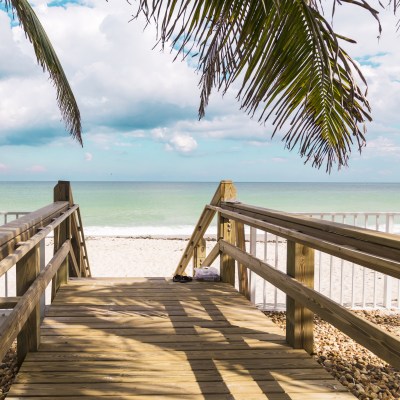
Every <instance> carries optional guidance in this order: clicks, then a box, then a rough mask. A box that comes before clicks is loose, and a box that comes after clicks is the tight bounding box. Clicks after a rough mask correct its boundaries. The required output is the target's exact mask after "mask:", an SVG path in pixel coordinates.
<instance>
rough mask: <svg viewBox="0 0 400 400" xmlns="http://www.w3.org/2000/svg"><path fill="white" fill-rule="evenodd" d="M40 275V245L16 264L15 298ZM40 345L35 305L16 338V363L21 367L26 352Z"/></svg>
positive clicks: (38, 310)
mask: <svg viewBox="0 0 400 400" xmlns="http://www.w3.org/2000/svg"><path fill="white" fill-rule="evenodd" d="M39 273H40V245H39V244H38V245H36V246H35V247H34V248H33V249H32V250H30V251H29V252H28V253H27V254H26V255H25V257H23V258H22V259H21V260H20V261H18V262H17V264H16V285H17V288H16V289H17V290H16V292H17V296H23V295H24V294H25V292H26V291H27V290H28V289H29V287H30V286H31V284H32V283H33V282H34V281H35V279H36V278H37V276H38V275H39ZM39 343H40V305H39V304H38V305H36V307H35V308H34V309H33V311H32V313H31V314H30V316H29V317H28V319H27V321H26V322H25V324H24V326H23V328H22V329H21V331H20V333H19V334H18V337H17V361H18V365H21V364H22V362H23V361H24V359H25V357H26V354H27V353H28V351H37V349H38V348H39Z"/></svg>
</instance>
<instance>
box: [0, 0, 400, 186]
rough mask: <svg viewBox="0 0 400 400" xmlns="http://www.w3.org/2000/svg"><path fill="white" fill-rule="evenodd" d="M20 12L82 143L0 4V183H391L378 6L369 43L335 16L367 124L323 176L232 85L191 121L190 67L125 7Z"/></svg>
mask: <svg viewBox="0 0 400 400" xmlns="http://www.w3.org/2000/svg"><path fill="white" fill-rule="evenodd" d="M31 4H32V6H33V8H34V10H35V12H36V13H37V15H38V17H39V19H40V20H41V22H42V24H43V25H44V27H45V29H46V31H47V34H48V36H49V37H50V39H51V41H52V43H53V46H54V48H55V49H56V52H57V54H58V56H59V58H60V61H61V63H62V65H63V67H64V70H65V72H66V75H67V77H68V79H69V82H70V85H71V87H72V89H73V91H74V94H75V97H76V99H77V102H78V105H79V107H80V111H81V116H82V123H83V141H84V146H83V148H82V147H81V146H80V145H79V144H78V143H77V142H76V141H74V140H72V139H71V138H70V137H69V135H68V133H67V132H66V130H65V127H64V124H63V122H62V120H61V115H60V112H59V109H58V107H57V104H56V93H55V89H54V87H53V85H52V83H51V81H50V80H49V78H48V75H47V73H43V71H42V69H41V67H40V66H39V65H38V64H37V62H36V59H35V57H34V54H33V50H32V46H31V44H30V43H29V41H28V40H27V39H26V38H25V35H24V33H23V31H22V30H21V28H20V27H19V26H18V23H17V22H16V21H12V20H11V19H10V16H9V15H8V14H7V13H6V12H5V11H4V8H3V9H1V8H0V38H1V39H0V54H1V60H0V180H25V181H30V180H58V179H64V180H72V181H74V180H75V181H76V180H132V181H219V180H221V179H232V180H234V181H267V182H279V181H286V182H294V181H300V182H301V181H309V182H313V181H317V182H318V181H324V182H399V181H400V90H399V89H400V50H399V49H400V46H399V45H400V37H399V35H400V34H399V32H396V28H395V27H396V21H397V19H396V18H395V17H394V16H393V15H392V13H391V12H390V11H387V10H384V9H382V8H380V10H381V12H380V14H381V20H382V25H383V33H382V35H381V37H380V39H379V40H378V38H377V36H378V26H377V24H376V22H375V20H374V19H373V18H372V17H371V16H370V15H369V14H368V13H367V12H364V11H360V10H359V9H358V8H356V7H354V6H349V5H347V6H342V7H338V8H339V9H338V10H337V12H336V15H335V18H334V28H335V31H337V32H339V33H341V34H343V35H345V36H350V37H352V38H354V39H356V40H357V44H356V45H345V48H346V49H347V50H348V52H349V53H350V55H351V56H352V57H354V58H355V59H356V60H357V62H358V63H359V64H360V68H361V69H362V71H363V73H364V75H365V76H366V78H367V80H368V85H369V88H368V93H369V95H368V98H369V101H370V103H371V106H372V116H373V120H374V121H373V122H372V123H369V124H368V125H367V136H366V137H367V147H366V148H364V150H363V152H362V154H361V155H360V154H359V153H358V151H357V149H356V148H355V147H354V149H353V151H352V154H351V157H350V161H349V167H348V168H342V169H341V170H340V171H337V170H334V171H332V173H331V174H330V175H329V174H327V173H326V172H325V169H324V168H321V169H320V170H317V169H315V168H312V166H311V164H310V163H308V164H306V165H304V159H302V158H300V156H299V154H298V153H297V151H296V150H293V151H292V152H289V151H288V150H286V149H285V148H284V144H283V142H282V141H281V139H280V134H278V135H276V136H275V137H274V138H271V133H272V131H273V129H272V127H271V126H270V125H265V126H264V125H260V124H259V123H258V122H257V119H251V118H250V117H249V116H248V115H246V114H245V113H244V112H242V111H240V109H239V104H238V102H237V100H236V99H235V96H236V89H237V88H235V87H232V88H231V89H232V90H229V91H228V93H226V94H225V96H224V97H223V96H222V95H221V94H220V93H218V92H214V93H213V95H212V97H211V99H210V104H209V107H208V109H207V111H206V117H205V118H204V119H202V120H201V121H199V120H198V117H197V109H198V104H199V88H198V81H199V79H200V76H199V75H198V74H197V73H196V72H195V66H194V65H193V61H190V60H189V61H183V62H182V61H180V60H177V61H175V62H173V59H174V57H175V54H174V53H173V52H172V53H171V52H170V51H169V49H166V50H165V51H164V52H162V51H161V50H160V48H159V47H156V48H155V49H154V45H155V43H156V32H155V29H154V27H152V26H150V27H147V28H146V29H144V23H143V21H141V20H139V21H137V20H136V21H132V22H129V21H130V20H131V15H132V14H133V13H134V10H135V8H134V6H132V5H130V4H129V3H128V2H127V1H125V0H109V1H106V0H96V1H94V0H93V1H92V0H82V1H81V0H78V1H73V2H65V1H62V2H57V1H52V2H51V3H47V2H46V1H43V0H34V1H31ZM377 7H380V6H377ZM399 17H400V15H399ZM329 18H330V17H329Z"/></svg>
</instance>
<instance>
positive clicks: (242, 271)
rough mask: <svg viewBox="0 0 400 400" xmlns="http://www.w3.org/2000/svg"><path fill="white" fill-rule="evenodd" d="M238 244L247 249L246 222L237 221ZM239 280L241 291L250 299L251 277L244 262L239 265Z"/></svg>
mask: <svg viewBox="0 0 400 400" xmlns="http://www.w3.org/2000/svg"><path fill="white" fill-rule="evenodd" d="M235 232H236V246H237V247H238V248H239V249H241V250H244V251H245V250H246V242H245V234H244V224H243V223H242V222H236V229H235ZM238 280H239V292H240V293H241V294H242V295H243V296H244V297H246V299H249V300H250V289H249V277H248V273H247V268H246V266H244V265H243V264H240V263H239V265H238Z"/></svg>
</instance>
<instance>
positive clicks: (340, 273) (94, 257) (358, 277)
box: [0, 236, 399, 310]
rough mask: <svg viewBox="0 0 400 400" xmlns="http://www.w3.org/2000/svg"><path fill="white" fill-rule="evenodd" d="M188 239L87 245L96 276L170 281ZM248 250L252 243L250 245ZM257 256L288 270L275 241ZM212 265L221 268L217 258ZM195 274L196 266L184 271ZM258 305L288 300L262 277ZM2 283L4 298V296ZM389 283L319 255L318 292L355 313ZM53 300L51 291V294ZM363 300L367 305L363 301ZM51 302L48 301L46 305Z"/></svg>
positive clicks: (11, 281)
mask: <svg viewBox="0 0 400 400" xmlns="http://www.w3.org/2000/svg"><path fill="white" fill-rule="evenodd" d="M188 240H189V239H188V238H187V237H175V238H171V237H156V238H154V237H111V236H107V237H104V236H88V237H87V238H86V246H87V251H88V255H89V262H90V267H91V272H92V276H93V277H107V276H109V277H143V276H144V277H172V276H173V275H174V271H175V269H176V267H177V265H178V263H179V261H180V258H181V257H182V254H183V252H184V250H185V248H186V246H187V243H188ZM215 244H216V241H215V238H212V237H210V238H208V240H207V253H209V252H210V251H211V249H212V248H213V247H214V246H215ZM246 246H247V251H249V247H250V246H249V242H246ZM256 254H257V257H259V258H260V259H262V260H265V259H266V261H267V263H269V264H270V265H271V266H273V267H278V269H279V270H281V271H283V272H284V271H285V269H286V242H285V241H279V242H278V245H276V243H275V240H274V237H271V240H270V239H268V245H267V254H266V256H265V245H264V242H262V241H257V252H256ZM52 256H53V239H52V238H48V239H47V240H46V256H45V261H46V264H47V263H48V262H49V261H50V259H51V258H52ZM213 266H215V267H217V268H219V261H218V259H217V260H216V261H215V262H214V264H213ZM186 273H187V274H188V275H190V276H192V275H193V266H192V262H190V263H189V266H188V268H187V270H186ZM7 279H8V287H9V292H8V295H10V296H13V295H15V293H14V292H15V268H13V269H12V270H10V271H9V273H8V278H7ZM253 280H254V281H255V287H256V297H255V302H256V304H257V305H258V306H260V307H261V308H264V309H278V310H284V309H285V300H286V295H285V294H284V293H283V292H281V291H279V290H277V289H276V288H275V287H273V286H272V285H271V284H269V283H268V282H265V281H264V280H263V279H261V278H259V277H255V278H253ZM4 283H5V281H4V278H2V279H1V280H0V293H4ZM387 284H388V283H387V282H385V278H384V276H383V275H382V274H380V273H375V272H373V271H371V270H368V269H365V272H364V269H363V268H361V267H359V266H353V265H352V264H351V263H349V262H343V261H341V260H339V259H335V258H334V257H331V256H329V255H327V254H323V255H322V257H321V256H320V253H318V252H317V253H316V256H315V282H314V287H315V289H316V290H318V291H320V292H321V293H323V294H324V295H326V296H328V297H330V298H332V299H333V300H335V301H337V302H339V303H342V304H344V305H345V306H350V307H351V306H353V308H379V307H382V306H384V303H385V301H384V300H385V298H384V293H385V285H387ZM389 284H390V287H389V288H388V290H390V292H391V299H392V303H391V307H388V308H395V309H396V308H397V309H398V308H399V301H398V298H399V281H398V280H396V279H393V278H390V282H389ZM47 298H48V300H49V299H50V291H49V290H48V291H47ZM363 299H364V300H363ZM47 302H48V301H47Z"/></svg>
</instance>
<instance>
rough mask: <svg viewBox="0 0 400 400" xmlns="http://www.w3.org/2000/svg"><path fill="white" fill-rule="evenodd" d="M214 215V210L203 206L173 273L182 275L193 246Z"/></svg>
mask: <svg viewBox="0 0 400 400" xmlns="http://www.w3.org/2000/svg"><path fill="white" fill-rule="evenodd" d="M214 215H215V211H212V210H209V209H207V207H205V208H204V210H203V212H202V213H201V216H200V219H199V221H198V222H197V224H196V227H195V229H194V231H193V233H192V236H191V237H190V239H189V243H188V244H187V246H186V249H185V251H184V253H183V255H182V258H181V259H180V261H179V264H178V267H177V268H176V270H175V272H174V274H175V275H176V274H179V275H182V274H183V273H184V272H185V270H186V267H187V266H188V264H189V262H190V260H191V258H192V256H193V251H194V248H195V246H197V243H198V242H199V240H200V239H201V238H203V237H204V234H205V232H206V230H207V228H208V227H209V226H210V224H211V221H212V220H213V218H214Z"/></svg>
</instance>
